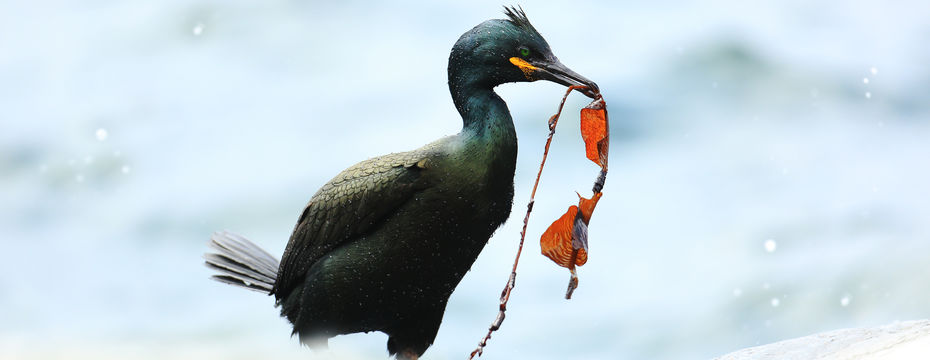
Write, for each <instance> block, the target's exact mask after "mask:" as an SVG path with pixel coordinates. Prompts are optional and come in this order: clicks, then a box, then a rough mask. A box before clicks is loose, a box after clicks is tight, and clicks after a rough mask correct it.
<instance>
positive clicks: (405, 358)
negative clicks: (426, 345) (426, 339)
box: [395, 349, 420, 360]
mask: <svg viewBox="0 0 930 360" xmlns="http://www.w3.org/2000/svg"><path fill="white" fill-rule="evenodd" d="M395 358H396V359H397V360H418V359H419V358H420V356H419V355H417V352H416V351H413V350H410V349H405V350H401V351H398V352H397V355H395Z"/></svg>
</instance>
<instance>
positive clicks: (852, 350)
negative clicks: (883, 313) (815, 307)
mask: <svg viewBox="0 0 930 360" xmlns="http://www.w3.org/2000/svg"><path fill="white" fill-rule="evenodd" d="M928 354H930V320H917V321H906V322H896V323H893V324H890V325H885V326H879V327H873V328H859V329H843V330H834V331H828V332H824V333H819V334H814V335H810V336H805V337H801V338H797V339H791V340H785V341H780V342H777V343H772V344H768V345H762V346H756V347H752V348H747V349H743V350H739V351H736V352H733V353H730V354H727V355H724V356H721V357H719V358H717V359H719V360H740V359H754V360H768V359H772V360H774V359H784V360H802V359H805V360H806V359H844V360H846V359H848V360H853V359H857V360H858V359H869V360H873V359H876V360H903V359H926V358H927V356H928Z"/></svg>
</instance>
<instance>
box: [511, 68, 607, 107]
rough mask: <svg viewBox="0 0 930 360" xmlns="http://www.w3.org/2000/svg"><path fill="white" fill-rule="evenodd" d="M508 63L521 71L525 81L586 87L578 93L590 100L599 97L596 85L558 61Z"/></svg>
mask: <svg viewBox="0 0 930 360" xmlns="http://www.w3.org/2000/svg"><path fill="white" fill-rule="evenodd" d="M510 62H511V63H513V64H514V65H516V66H517V67H519V68H520V70H523V74H524V75H526V78H527V80H530V81H535V80H549V81H552V82H554V83H558V84H562V85H565V86H587V87H588V88H587V89H584V90H578V91H580V92H581V93H582V94H585V96H587V97H589V98H592V99H596V98H597V97H598V96H599V95H598V93H599V92H600V90H599V89H598V87H597V84H595V83H594V82H593V81H591V80H588V79H587V78H585V77H584V76H581V75H579V74H578V73H576V72H574V71H572V69H569V68H568V67H566V66H565V65H562V63H561V62H560V61H559V59H555V58H553V59H551V60H542V61H534V62H533V63H529V62H527V61H525V60H523V59H520V58H511V59H510Z"/></svg>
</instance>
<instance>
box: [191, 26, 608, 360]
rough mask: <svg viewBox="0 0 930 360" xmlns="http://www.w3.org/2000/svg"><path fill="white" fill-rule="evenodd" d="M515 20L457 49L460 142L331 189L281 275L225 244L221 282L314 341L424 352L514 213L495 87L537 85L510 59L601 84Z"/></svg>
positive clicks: (399, 157)
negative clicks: (372, 342) (362, 336)
mask: <svg viewBox="0 0 930 360" xmlns="http://www.w3.org/2000/svg"><path fill="white" fill-rule="evenodd" d="M508 16H509V17H510V20H489V21H486V22H484V23H482V24H480V25H478V26H476V27H475V28H474V29H472V30H470V31H468V32H466V33H465V34H464V35H462V37H461V38H460V39H459V40H458V42H456V44H455V46H454V47H453V49H452V54H451V55H450V57H449V89H450V92H451V93H452V97H453V101H454V102H455V106H456V108H457V109H458V111H459V113H460V115H461V116H462V121H463V128H462V131H461V132H460V133H459V134H456V135H453V136H448V137H444V138H442V139H439V140H437V141H435V142H433V143H431V144H428V145H426V146H424V147H422V148H420V149H417V150H413V151H408V152H402V153H394V154H389V155H384V156H380V157H376V158H373V159H369V160H366V161H363V162H360V163H358V164H356V165H354V166H352V167H350V168H348V169H346V170H344V171H343V172H342V173H340V174H339V175H337V176H336V177H335V178H333V179H332V180H330V181H329V182H328V183H327V184H325V185H323V187H322V188H321V189H320V190H319V191H318V192H317V193H316V194H315V195H314V196H313V197H312V198H311V199H310V202H309V203H308V204H307V206H306V208H305V209H304V211H303V213H302V214H301V216H300V218H299V219H298V222H297V226H296V227H295V228H294V232H293V234H292V235H291V238H290V241H289V242H288V245H287V248H286V250H285V251H284V256H283V258H282V259H281V262H280V266H279V267H278V269H277V271H276V272H273V273H272V272H269V271H267V266H264V267H262V266H257V265H252V264H258V263H261V264H267V263H269V262H273V261H274V259H268V256H266V255H263V254H260V253H258V252H257V251H252V250H249V249H251V248H253V247H254V246H253V245H251V244H250V243H248V244H245V243H243V241H245V242H247V240H244V239H238V238H236V239H227V238H224V236H223V234H220V235H218V236H216V237H215V239H214V244H215V247H217V248H218V249H219V250H220V254H218V255H212V256H210V257H208V259H207V262H208V264H209V265H211V266H212V267H214V268H216V269H217V270H219V271H220V272H221V273H222V274H221V275H218V276H217V278H218V279H219V280H221V281H224V282H228V283H233V284H237V285H241V286H246V287H250V288H253V289H258V290H269V292H270V293H272V294H274V295H275V298H276V300H277V304H278V305H279V306H280V307H281V314H282V316H284V317H286V318H287V319H288V320H289V321H290V322H291V323H292V324H293V325H294V333H295V334H298V335H299V336H300V338H301V341H303V342H305V343H308V344H318V343H321V342H322V343H325V341H326V339H328V338H330V337H333V336H336V335H339V334H347V333H354V332H368V331H382V332H384V333H386V334H388V335H389V340H388V351H389V352H390V353H391V354H395V353H396V354H397V356H398V358H416V357H418V356H420V355H422V354H423V352H424V351H426V349H427V348H428V347H429V346H430V345H431V344H432V342H433V339H434V338H435V337H436V333H437V331H438V330H439V325H440V323H441V321H442V316H443V312H444V311H445V306H446V303H447V301H448V299H449V296H450V295H451V294H452V291H453V290H454V289H455V287H456V286H457V285H458V283H459V282H460V281H461V280H462V277H463V276H464V275H465V273H466V272H467V271H468V270H469V268H470V267H471V265H472V264H473V263H474V261H475V259H476V258H477V257H478V254H479V253H480V252H481V249H483V248H484V245H485V244H486V243H487V241H488V239H489V238H490V236H491V235H492V234H493V233H494V231H495V230H496V229H497V228H498V227H499V226H500V225H501V224H503V223H504V221H505V220H506V219H507V217H508V216H509V214H510V208H511V205H512V200H513V176H514V170H515V166H516V156H517V139H516V132H515V130H514V125H513V121H512V119H511V116H510V112H509V111H508V109H507V105H506V104H505V103H504V101H503V100H502V99H501V98H500V97H499V96H498V95H497V94H496V93H494V91H493V88H494V87H495V86H497V85H499V84H502V83H506V82H517V81H530V80H536V78H533V79H530V78H529V77H528V76H526V74H525V71H524V70H521V69H520V68H518V67H516V66H514V64H513V63H512V62H511V61H510V60H509V59H510V58H511V57H514V56H520V55H521V52H522V51H521V49H529V50H530V52H531V55H530V56H529V57H528V58H527V61H529V63H530V64H532V66H534V67H537V68H538V74H539V76H538V78H539V79H548V80H552V81H556V82H559V83H563V84H587V85H591V86H594V87H596V85H593V83H591V82H590V81H588V80H586V79H584V78H583V77H581V76H579V75H577V74H575V73H573V72H571V70H568V69H567V68H565V67H564V66H562V65H561V64H560V63H559V62H558V59H556V58H555V56H553V55H552V53H551V51H550V50H549V45H548V44H546V42H545V40H544V39H543V38H542V37H541V36H540V35H539V34H538V33H537V32H536V31H535V29H533V28H532V26H531V25H529V21H528V20H526V16H525V15H524V14H523V12H522V11H520V10H516V9H508ZM224 249H225V250H224ZM230 249H233V250H230ZM235 249H243V250H235ZM256 249H257V248H256ZM268 277H274V278H275V281H274V283H273V284H271V283H268V282H267V281H266V280H263V279H266V278H268Z"/></svg>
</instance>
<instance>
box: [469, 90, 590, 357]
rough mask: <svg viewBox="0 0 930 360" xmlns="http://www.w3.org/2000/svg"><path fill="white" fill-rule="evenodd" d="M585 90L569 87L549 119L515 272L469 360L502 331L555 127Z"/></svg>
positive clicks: (527, 207)
mask: <svg viewBox="0 0 930 360" xmlns="http://www.w3.org/2000/svg"><path fill="white" fill-rule="evenodd" d="M585 89H588V87H587V86H583V85H572V86H569V87H568V90H566V91H565V96H562V102H561V103H559V111H558V112H556V113H555V115H552V117H550V118H549V137H547V138H546V147H545V149H544V150H543V157H542V162H540V164H539V172H538V173H536V182H534V183H533V191H532V192H530V202H529V204H527V205H526V216H524V217H523V230H520V245H518V246H517V256H516V258H514V259H513V270H511V271H510V277H509V278H508V279H507V285H505V286H504V290H503V291H501V297H500V306H499V307H498V312H497V317H496V318H495V319H494V322H492V323H491V326H490V327H488V333H487V335H485V336H484V338H482V339H481V341H480V342H478V347H477V348H475V350H474V351H472V352H471V355H470V356H469V357H468V359H469V360H471V359H474V358H475V356H481V354H483V353H484V347H485V346H487V345H488V340H490V339H491V333H493V332H495V331H497V329H500V328H501V324H503V323H504V318H505V317H506V315H505V314H504V313H505V312H506V311H507V302H508V301H509V300H510V292H511V291H513V287H514V285H515V284H516V281H517V264H519V263H520V254H521V253H522V252H523V241H524V240H525V239H526V225H527V224H528V223H529V221H530V212H532V211H533V204H534V203H535V200H534V199H535V198H536V188H537V187H538V186H539V177H540V176H542V171H543V167H544V166H546V157H547V156H549V145H550V144H552V135H554V134H555V126H556V125H557V124H558V123H559V116H560V115H561V114H562V107H564V106H565V99H567V98H568V94H571V92H572V91H574V90H585Z"/></svg>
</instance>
